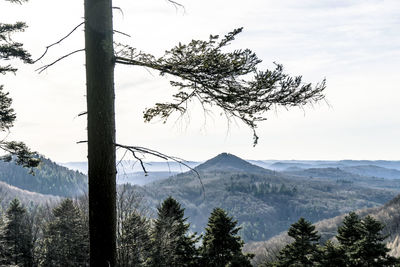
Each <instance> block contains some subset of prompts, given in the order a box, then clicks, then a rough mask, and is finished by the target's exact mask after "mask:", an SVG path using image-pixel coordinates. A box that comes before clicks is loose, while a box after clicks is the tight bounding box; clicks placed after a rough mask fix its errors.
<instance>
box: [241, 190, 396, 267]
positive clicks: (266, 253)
mask: <svg viewBox="0 0 400 267" xmlns="http://www.w3.org/2000/svg"><path fill="white" fill-rule="evenodd" d="M356 213H357V214H358V215H359V216H360V217H361V218H364V217H365V216H367V215H370V216H372V217H373V218H375V219H377V220H378V221H380V222H382V223H383V226H384V228H383V230H382V234H383V236H387V238H386V239H385V240H384V241H385V243H386V244H387V246H388V248H390V249H391V251H390V254H391V255H393V256H395V257H399V256H400V242H399V240H400V195H397V196H396V197H395V198H393V199H392V200H390V201H389V202H387V203H386V204H385V205H383V206H379V207H375V208H368V209H361V210H357V211H356ZM346 215H347V214H341V215H339V216H336V217H334V218H330V219H326V220H322V221H319V222H316V223H315V226H316V230H317V231H318V232H319V234H321V239H320V243H321V244H322V243H325V242H326V241H327V240H329V239H332V238H333V237H334V236H335V235H336V234H337V229H338V227H339V226H340V225H341V224H342V221H343V219H344V217H345V216H346ZM289 242H291V238H289V237H288V235H287V232H286V231H285V232H283V233H281V234H279V235H277V236H275V237H273V238H271V239H270V240H268V241H265V242H253V243H248V244H246V246H245V251H247V252H251V253H255V254H256V258H255V260H256V261H257V262H262V261H263V259H265V258H274V257H275V256H276V255H277V251H279V250H280V249H281V248H283V247H284V246H285V245H286V244H288V243H289Z"/></svg>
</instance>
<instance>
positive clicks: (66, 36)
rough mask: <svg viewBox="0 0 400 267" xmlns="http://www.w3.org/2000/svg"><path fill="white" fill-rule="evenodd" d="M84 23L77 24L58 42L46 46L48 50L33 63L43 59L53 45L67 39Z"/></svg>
mask: <svg viewBox="0 0 400 267" xmlns="http://www.w3.org/2000/svg"><path fill="white" fill-rule="evenodd" d="M83 24H85V22H81V23H79V24H78V25H77V26H75V28H74V29H73V30H72V31H70V32H69V33H68V34H67V35H65V36H64V37H63V38H61V39H60V40H58V41H57V42H55V43H53V44H51V45H48V46H46V50H45V51H44V53H43V54H42V55H41V56H40V57H39V58H38V59H36V60H34V61H33V63H36V62H38V61H39V60H41V59H42V58H43V57H44V56H45V55H46V54H47V51H49V49H50V48H51V47H52V46H55V45H57V44H59V43H61V42H62V41H64V40H65V39H67V38H68V37H69V36H70V35H71V34H72V33H73V32H74V31H76V30H77V29H78V28H79V27H80V26H82V25H83Z"/></svg>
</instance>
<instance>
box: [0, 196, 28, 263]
mask: <svg viewBox="0 0 400 267" xmlns="http://www.w3.org/2000/svg"><path fill="white" fill-rule="evenodd" d="M31 229H32V228H31V227H30V225H29V224H28V220H27V211H26V209H25V208H24V207H23V206H22V205H21V204H20V202H19V200H18V199H14V200H12V201H11V203H10V205H9V207H8V209H7V211H6V214H5V218H4V224H3V226H2V229H1V233H0V241H1V252H2V255H1V264H2V266H3V265H6V266H9V265H13V266H32V264H33V257H32V251H33V243H32V232H31Z"/></svg>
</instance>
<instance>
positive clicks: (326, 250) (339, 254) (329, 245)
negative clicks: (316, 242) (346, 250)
mask: <svg viewBox="0 0 400 267" xmlns="http://www.w3.org/2000/svg"><path fill="white" fill-rule="evenodd" d="M319 266H324V267H338V266H346V258H345V257H343V251H342V250H341V249H340V247H339V246H338V245H336V244H335V243H333V242H332V241H331V240H328V241H327V242H326V243H325V246H324V247H323V248H321V252H320V258H319Z"/></svg>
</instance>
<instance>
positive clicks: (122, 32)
mask: <svg viewBox="0 0 400 267" xmlns="http://www.w3.org/2000/svg"><path fill="white" fill-rule="evenodd" d="M113 31H114V32H116V33H119V34H122V35H125V36H127V37H129V38H131V37H132V36H130V35H129V34H127V33H124V32H120V31H117V30H113Z"/></svg>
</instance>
